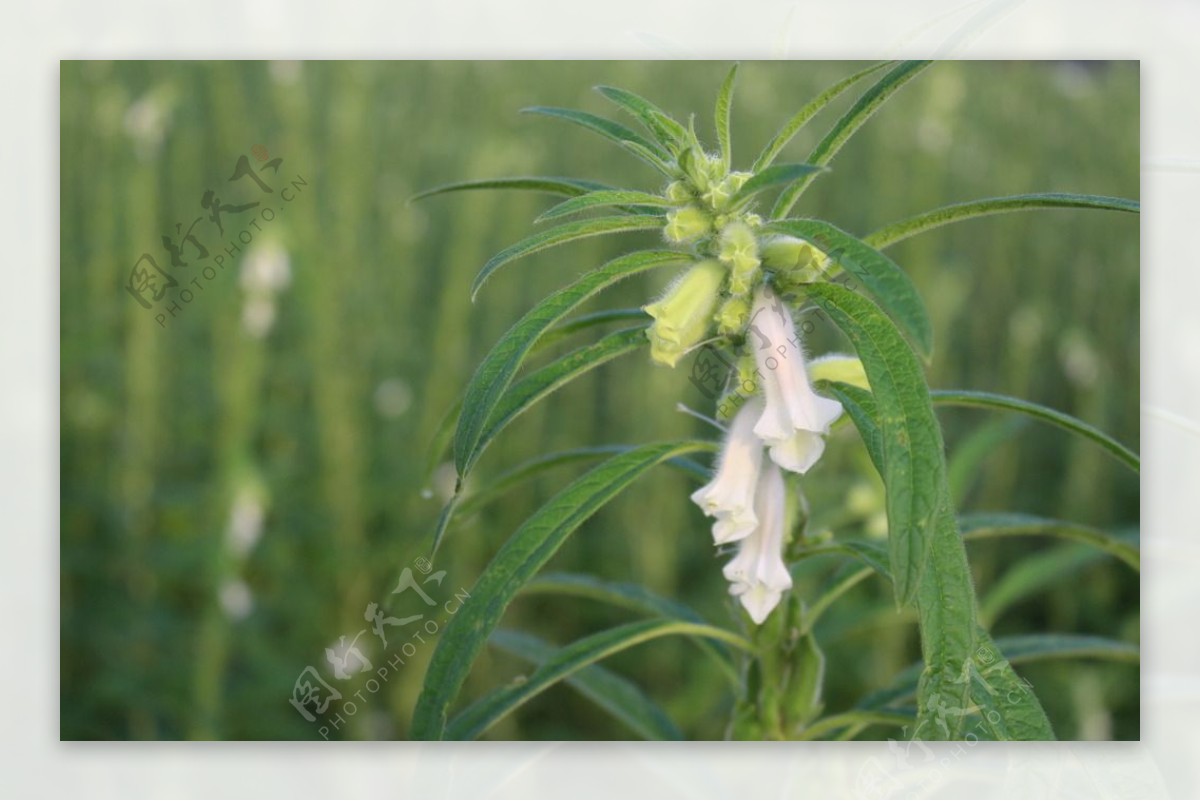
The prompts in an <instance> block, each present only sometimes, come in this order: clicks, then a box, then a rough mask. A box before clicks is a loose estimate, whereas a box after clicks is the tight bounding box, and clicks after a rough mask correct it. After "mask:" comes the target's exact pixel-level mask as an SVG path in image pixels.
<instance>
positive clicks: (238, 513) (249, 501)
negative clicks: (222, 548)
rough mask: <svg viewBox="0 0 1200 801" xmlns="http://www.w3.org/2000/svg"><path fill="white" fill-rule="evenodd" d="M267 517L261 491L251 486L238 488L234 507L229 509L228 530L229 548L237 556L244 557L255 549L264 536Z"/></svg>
mask: <svg viewBox="0 0 1200 801" xmlns="http://www.w3.org/2000/svg"><path fill="white" fill-rule="evenodd" d="M265 517H266V509H265V508H264V507H263V502H262V499H261V498H260V496H259V493H258V492H256V491H255V490H253V489H250V488H243V489H240V490H238V493H237V495H236V497H235V498H234V501H233V508H232V509H230V511H229V528H228V529H227V531H226V538H227V539H228V541H229V548H230V550H231V551H233V553H234V554H235V555H236V556H238V557H239V558H240V557H244V556H246V554H248V553H250V551H251V550H253V548H254V545H255V544H256V543H257V542H258V540H259V538H260V537H261V536H262V529H263V520H264V518H265Z"/></svg>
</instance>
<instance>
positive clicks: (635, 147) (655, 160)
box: [621, 142, 678, 180]
mask: <svg viewBox="0 0 1200 801" xmlns="http://www.w3.org/2000/svg"><path fill="white" fill-rule="evenodd" d="M621 147H622V148H624V149H625V150H628V151H629V152H630V153H632V154H633V155H635V156H637V157H638V158H639V159H641V160H642V161H644V162H646V163H647V164H649V165H650V166H651V167H653V168H654V169H656V170H658V172H659V173H661V174H662V175H663V176H665V177H667V178H670V179H672V180H674V179H675V178H676V177H677V174H678V170H676V169H675V168H674V167H672V166H671V163H670V161H669V160H668V158H663V157H661V156H659V155H658V154H657V152H655V151H653V150H651V149H650V148H648V147H645V146H644V145H640V144H638V143H637V142H622V143H621Z"/></svg>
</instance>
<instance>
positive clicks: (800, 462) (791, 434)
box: [750, 287, 842, 473]
mask: <svg viewBox="0 0 1200 801" xmlns="http://www.w3.org/2000/svg"><path fill="white" fill-rule="evenodd" d="M751 314H752V316H751V320H750V328H751V331H752V332H753V334H754V337H753V338H754V340H755V341H754V343H753V345H754V361H755V364H756V365H757V367H758V374H759V377H760V379H759V380H760V381H761V383H762V389H763V395H765V396H766V406H765V408H764V410H763V413H762V416H761V417H759V419H758V422H757V423H756V424H755V426H754V433H755V434H757V435H758V436H759V437H761V438H762V440H763V442H765V443H766V444H767V445H768V446H769V447H770V449H771V459H772V460H774V462H775V463H776V464H778V465H779V466H780V467H783V468H784V469H786V470H791V471H792V472H794V473H804V472H806V471H807V470H808V469H809V468H810V467H812V466H813V465H814V464H816V461H817V460H818V459H819V458H821V454H822V453H824V451H825V440H824V436H825V435H826V434H828V433H829V427H830V426H831V425H832V424H833V421H834V420H836V419H837V418H838V415H840V414H841V413H842V405H841V404H840V403H838V402H837V401H835V400H832V399H830V398H823V397H821V396H820V395H818V394H817V393H816V392H814V391H813V388H812V384H811V383H809V380H808V372H807V368H806V367H805V364H804V351H803V349H802V348H801V346H800V338H799V336H798V335H797V334H796V326H795V324H794V323H793V322H792V316H791V314H790V313H788V310H787V307H786V306H785V305H784V304H783V301H781V300H780V299H779V297H778V295H776V294H774V293H773V292H771V290H770V289H767V288H765V287H764V288H760V289H759V290H758V292H757V293H756V294H755V296H754V309H753V311H752V313H751Z"/></svg>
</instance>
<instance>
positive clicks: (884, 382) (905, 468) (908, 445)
mask: <svg viewBox="0 0 1200 801" xmlns="http://www.w3.org/2000/svg"><path fill="white" fill-rule="evenodd" d="M808 295H809V298H810V299H811V300H812V301H813V302H814V303H816V304H817V306H818V307H820V309H821V310H822V311H824V312H825V313H826V314H828V315H829V316H830V318H831V319H832V320H833V322H834V324H836V325H837V326H838V327H839V328H841V329H842V331H844V332H845V333H846V335H847V336H848V337H849V338H850V342H851V343H852V344H853V345H854V348H855V350H856V351H857V352H858V357H859V358H860V359H861V360H862V363H863V367H864V369H865V370H866V373H867V380H868V381H869V382H870V385H871V390H872V392H871V394H872V395H873V396H874V399H875V404H876V407H877V412H878V414H877V422H878V425H879V432H880V437H881V442H882V446H883V447H882V462H883V471H882V473H881V476H882V478H883V483H884V486H885V487H886V490H887V500H886V504H887V517H888V546H889V553H890V557H891V568H892V579H893V585H894V587H895V590H896V601H897V603H900V604H908V603H910V602H911V601H912V600H913V599H914V597H915V596H916V593H917V589H918V587H919V586H920V580H921V575H922V573H923V571H924V569H925V565H926V563H927V562H928V561H929V553H930V547H931V542H932V536H931V535H932V531H931V530H932V528H933V526H934V517H935V515H936V513H937V510H938V503H939V492H940V491H941V488H942V486H943V485H944V483H945V461H944V456H943V446H942V432H941V428H940V427H939V426H938V422H937V418H936V417H935V416H934V414H933V405H932V404H931V403H930V400H929V390H928V389H927V388H926V386H925V376H924V375H923V374H922V373H921V367H920V364H918V362H917V360H916V358H915V357H914V356H913V353H912V351H911V350H909V348H908V346H907V345H906V344H905V342H904V339H903V338H902V337H901V336H900V333H899V331H897V329H896V327H895V326H894V325H893V324H892V321H891V320H889V319H888V318H887V317H886V316H885V315H884V314H883V312H881V311H880V310H879V307H878V306H876V305H875V304H873V303H871V301H869V300H867V299H866V298H864V297H862V296H861V295H857V294H855V293H854V292H851V291H850V290H848V289H845V288H844V287H841V286H838V285H836V284H814V285H813V286H811V287H809V289H808Z"/></svg>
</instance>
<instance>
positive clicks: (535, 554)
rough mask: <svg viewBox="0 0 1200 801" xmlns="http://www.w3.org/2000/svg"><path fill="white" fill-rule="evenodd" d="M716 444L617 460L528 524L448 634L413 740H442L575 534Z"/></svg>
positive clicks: (657, 446)
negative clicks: (485, 656) (458, 703)
mask: <svg viewBox="0 0 1200 801" xmlns="http://www.w3.org/2000/svg"><path fill="white" fill-rule="evenodd" d="M713 447H714V446H713V444H712V443H710V442H702V441H695V440H685V441H681V442H663V443H653V444H649V445H643V446H641V447H639V448H637V449H635V450H632V451H630V452H628V453H623V454H620V455H618V456H614V457H612V458H611V459H608V460H607V461H605V462H603V463H602V464H600V465H598V466H597V467H595V468H594V469H592V470H591V471H589V472H588V473H586V474H584V475H583V476H581V477H580V478H578V479H576V480H575V481H573V482H572V483H571V484H569V485H568V486H567V487H566V488H565V489H563V490H562V491H560V492H559V493H558V494H557V495H555V496H554V497H553V498H551V499H550V501H549V502H548V503H546V505H544V506H543V507H542V508H540V509H539V510H538V511H537V512H535V513H534V514H533V516H532V517H530V518H529V519H528V520H526V521H525V522H524V523H523V524H522V525H521V527H520V528H518V529H517V531H516V532H514V533H513V535H512V536H511V537H510V538H509V539H508V541H507V542H506V543H505V544H504V546H503V547H502V548H501V549H500V551H499V552H498V553H497V554H496V555H495V557H493V558H492V561H491V562H490V563H488V566H487V568H486V569H485V570H484V571H483V574H482V575H481V576H480V577H479V579H478V581H476V582H475V585H474V587H472V589H471V593H470V600H469V601H468V602H466V603H464V604H463V606H462V608H461V609H459V611H458V612H457V613H456V614H455V615H454V616H453V617H452V618H450V621H449V623H447V624H446V626H445V628H444V629H443V630H442V635H441V637H440V638H439V640H438V644H437V647H436V648H435V649H434V652H433V657H432V659H431V660H430V663H429V668H428V670H427V672H426V674H425V683H424V687H423V689H422V691H421V695H420V697H419V698H418V700H417V705H416V708H415V710H414V713H413V726H412V735H413V737H414V738H415V739H419V740H440V739H442V736H443V734H444V732H445V726H446V716H447V711H448V709H449V706H450V704H451V703H452V702H453V701H454V699H455V697H456V696H457V695H458V692H459V690H460V689H461V688H462V684H463V681H464V680H465V679H466V677H467V673H468V672H469V671H470V669H471V665H472V664H473V663H474V662H475V657H476V656H478V654H479V651H480V649H482V648H483V644H484V642H485V641H486V640H487V638H488V637H489V636H490V635H491V632H492V630H493V629H495V628H496V624H497V623H499V622H500V618H501V617H502V616H503V614H504V610H505V609H506V608H508V604H509V602H510V601H512V598H513V596H514V595H516V593H517V592H518V591H519V590H520V588H521V587H522V585H524V584H525V583H526V582H527V581H529V579H531V578H532V577H533V576H534V574H535V573H537V572H538V570H540V569H541V568H542V567H543V566H544V565H545V564H546V562H547V561H549V560H550V558H551V557H553V556H554V554H555V553H556V552H557V551H558V549H559V548H560V547H561V546H562V544H563V542H564V541H565V540H566V539H567V537H569V536H570V535H571V534H572V533H573V532H574V531H575V530H576V529H578V528H579V526H581V525H582V524H583V523H584V522H585V521H586V520H587V519H588V518H590V517H591V516H592V515H593V514H595V513H596V511H597V510H598V509H599V508H600V507H602V506H604V505H605V504H606V503H608V502H609V501H611V500H612V499H613V498H614V497H616V495H617V494H618V493H619V492H620V491H621V490H623V489H625V488H626V487H628V486H629V485H630V484H632V483H633V482H634V481H636V480H637V479H638V478H639V477H641V476H642V475H643V474H644V473H645V472H646V471H648V470H649V469H650V468H652V467H654V466H655V465H657V464H660V463H662V462H664V461H666V460H668V459H673V458H675V457H677V456H683V455H685V454H688V453H696V452H699V451H711V450H713Z"/></svg>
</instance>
